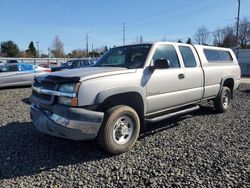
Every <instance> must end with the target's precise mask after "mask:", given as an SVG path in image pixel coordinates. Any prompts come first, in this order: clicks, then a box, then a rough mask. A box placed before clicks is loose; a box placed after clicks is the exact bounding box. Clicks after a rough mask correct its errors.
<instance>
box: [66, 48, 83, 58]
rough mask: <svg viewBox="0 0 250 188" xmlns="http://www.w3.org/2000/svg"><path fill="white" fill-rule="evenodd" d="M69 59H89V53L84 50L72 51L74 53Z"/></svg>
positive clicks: (69, 55)
mask: <svg viewBox="0 0 250 188" xmlns="http://www.w3.org/2000/svg"><path fill="white" fill-rule="evenodd" d="M68 57H69V58H83V57H87V53H86V51H84V50H81V49H76V50H72V52H71V53H69V54H68Z"/></svg>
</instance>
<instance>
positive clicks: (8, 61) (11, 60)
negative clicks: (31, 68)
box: [6, 59, 18, 63]
mask: <svg viewBox="0 0 250 188" xmlns="http://www.w3.org/2000/svg"><path fill="white" fill-rule="evenodd" d="M6 62H7V63H18V61H17V60H15V59H10V60H7V61H6Z"/></svg>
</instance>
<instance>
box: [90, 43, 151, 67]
mask: <svg viewBox="0 0 250 188" xmlns="http://www.w3.org/2000/svg"><path fill="white" fill-rule="evenodd" d="M151 46H152V45H151V44H143V45H133V46H123V47H118V48H113V49H111V50H109V51H108V52H107V53H106V54H105V55H104V56H103V57H101V59H99V61H98V62H97V63H96V64H95V65H94V67H125V68H128V69H134V68H142V67H143V65H144V64H145V61H146V58H147V56H148V52H149V50H150V48H151Z"/></svg>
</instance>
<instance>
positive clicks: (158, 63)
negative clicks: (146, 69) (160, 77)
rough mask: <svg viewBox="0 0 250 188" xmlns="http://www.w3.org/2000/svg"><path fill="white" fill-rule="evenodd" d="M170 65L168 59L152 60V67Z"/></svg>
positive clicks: (164, 67)
mask: <svg viewBox="0 0 250 188" xmlns="http://www.w3.org/2000/svg"><path fill="white" fill-rule="evenodd" d="M170 67H171V65H170V61H169V60H168V59H156V60H155V61H154V69H168V68H170Z"/></svg>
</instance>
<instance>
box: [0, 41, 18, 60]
mask: <svg viewBox="0 0 250 188" xmlns="http://www.w3.org/2000/svg"><path fill="white" fill-rule="evenodd" d="M1 54H3V55H4V56H6V57H17V56H18V54H19V48H18V46H17V44H16V43H14V42H13V41H11V40H9V41H5V42H1Z"/></svg>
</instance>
